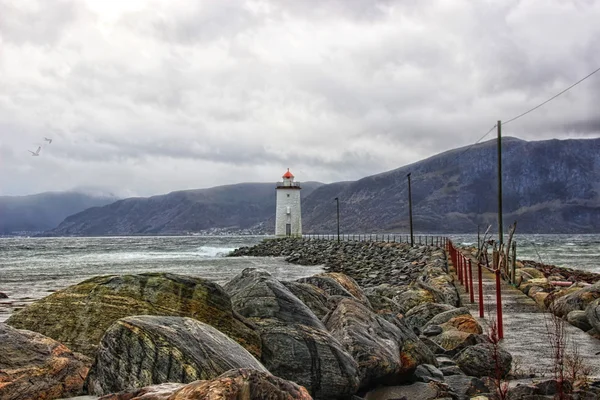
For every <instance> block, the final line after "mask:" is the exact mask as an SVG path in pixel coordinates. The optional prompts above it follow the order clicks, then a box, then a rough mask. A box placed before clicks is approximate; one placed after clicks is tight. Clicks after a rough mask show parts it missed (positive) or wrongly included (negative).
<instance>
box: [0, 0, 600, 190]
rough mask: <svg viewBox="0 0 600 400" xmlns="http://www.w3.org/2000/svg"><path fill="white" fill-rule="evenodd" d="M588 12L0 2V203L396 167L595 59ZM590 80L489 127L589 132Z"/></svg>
mask: <svg viewBox="0 0 600 400" xmlns="http://www.w3.org/2000/svg"><path fill="white" fill-rule="evenodd" d="M599 20H600V2H597V1H588V0H570V1H569V0H543V1H542V0H536V1H533V0H512V1H504V0H503V1H500V0H498V1H483V2H473V1H469V0H462V1H461V0H455V1H443V0H438V1H433V0H426V1H392V0H379V1H372V0H371V1H364V0H351V1H348V0H330V1H327V0H325V1H317V0H306V1H294V0H277V1H275V0H273V1H227V0H226V1H217V0H214V1H208V0H207V1H203V2H196V1H182V0H176V1H144V0H129V1H127V2H123V1H118V0H114V1H113V0H85V1H83V0H56V1H52V2H50V1H45V0H14V1H12V0H0V89H1V90H0V172H1V173H0V195H20V194H30V193H37V192H42V191H47V190H67V189H71V188H74V187H97V188H103V189H106V190H107V191H111V192H113V193H117V194H119V195H123V196H126V195H151V194H159V193H164V192H168V191H172V190H180V189H188V188H201V187H210V186H215V185H220V184H229V183H236V182H244V181H276V180H278V179H279V177H280V176H281V174H282V173H283V172H284V171H285V169H286V168H287V167H290V168H291V170H292V171H293V172H294V173H295V175H296V176H297V178H298V180H316V181H322V182H331V181H337V180H348V179H357V178H360V177H363V176H365V175H368V174H372V173H377V172H382V171H385V170H389V169H393V168H396V167H400V166H402V165H405V164H409V163H411V162H414V161H418V160H420V159H422V158H425V157H428V156H431V155H433V154H436V153H438V152H441V151H444V150H447V149H450V148H454V147H458V146H464V145H468V144H470V143H473V142H474V141H476V140H477V139H479V138H480V137H481V135H482V134H483V133H485V132H486V131H487V130H488V129H489V128H490V127H492V126H493V125H494V124H495V122H496V121H497V120H499V119H504V120H506V119H509V118H511V117H514V116H515V115H518V114H520V113H521V112H523V111H525V110H527V109H529V108H531V107H533V106H535V105H536V104H539V103H540V102H542V101H544V100H545V99H547V98H549V97H550V96H552V95H554V94H555V93H557V92H559V91H560V90H562V89H564V88H565V87H567V86H569V85H570V84H572V83H573V82H575V81H576V80H578V79H580V78H581V77H583V76H585V75H586V74H587V73H589V72H591V71H592V70H594V69H596V68H598V67H599V66H600V41H598V40H597V38H598V37H600V24H598V23H597V21H599ZM598 75H599V76H594V77H592V78H590V79H589V80H587V81H586V82H585V83H583V84H582V85H580V86H578V87H576V88H575V89H573V90H572V91H570V92H568V93H566V94H565V95H563V96H561V97H560V98H558V99H556V100H555V101H553V102H551V103H549V104H548V105H546V106H545V107H543V108H541V109H539V110H538V111H536V112H535V113H532V114H530V115H528V116H527V117H524V118H522V119H520V120H518V121H515V122H514V123H512V124H510V125H508V126H507V127H506V128H505V129H504V130H503V133H504V134H505V135H510V136H517V137H520V138H522V139H526V140H539V139H547V138H567V137H596V136H598V135H599V134H600V117H599V114H598V104H600V74H598ZM44 136H45V137H52V138H53V139H54V142H53V143H52V144H51V145H47V146H45V147H44V148H43V150H42V154H41V156H40V157H30V156H29V153H28V152H27V149H33V150H35V148H37V146H38V145H42V144H43V138H44Z"/></svg>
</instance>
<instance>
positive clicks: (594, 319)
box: [585, 299, 600, 332]
mask: <svg viewBox="0 0 600 400" xmlns="http://www.w3.org/2000/svg"><path fill="white" fill-rule="evenodd" d="M585 315H586V317H587V320H588V322H589V323H590V325H591V326H592V327H593V328H594V329H595V330H596V331H598V332H600V299H596V300H594V301H592V302H591V303H590V304H589V305H588V306H587V307H586V308H585Z"/></svg>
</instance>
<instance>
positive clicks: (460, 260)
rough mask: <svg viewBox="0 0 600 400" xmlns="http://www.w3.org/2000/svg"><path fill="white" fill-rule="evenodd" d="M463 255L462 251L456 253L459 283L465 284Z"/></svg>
mask: <svg viewBox="0 0 600 400" xmlns="http://www.w3.org/2000/svg"><path fill="white" fill-rule="evenodd" d="M464 260H465V256H463V254H462V252H459V253H458V265H460V283H462V284H463V286H464V284H465V266H464V264H465V263H464Z"/></svg>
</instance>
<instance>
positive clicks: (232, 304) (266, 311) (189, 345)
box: [0, 239, 511, 400]
mask: <svg viewBox="0 0 600 400" xmlns="http://www.w3.org/2000/svg"><path fill="white" fill-rule="evenodd" d="M234 255H245V256H252V255H257V256H285V257H287V258H288V260H289V261H290V262H295V263H304V262H306V263H309V264H313V265H316V264H323V265H324V266H325V269H326V271H327V272H324V273H321V274H318V275H315V276H310V277H307V278H302V279H299V280H296V281H291V282H281V281H279V280H277V279H275V278H274V277H273V276H271V275H270V274H268V273H267V272H264V271H260V270H256V269H252V268H249V269H246V270H244V271H242V272H241V273H240V274H239V275H237V276H235V277H234V278H233V279H231V280H230V281H229V282H228V283H227V284H225V285H224V286H223V287H221V286H219V285H217V284H215V283H213V282H210V281H206V280H203V279H201V278H194V277H188V276H181V275H175V274H139V275H124V276H105V277H97V278H93V279H90V280H87V281H85V282H82V283H80V284H78V285H74V286H72V287H70V288H67V289H64V290H62V291H59V292H56V293H53V294H51V295H49V296H48V297H46V298H44V299H42V300H39V301H38V302H36V303H34V304H33V305H31V306H29V307H27V308H26V309H24V310H21V311H19V312H17V313H15V314H14V315H13V316H12V317H11V318H10V319H9V320H8V324H9V325H12V326H13V327H19V328H25V329H29V330H31V331H36V332H39V333H32V332H29V333H27V334H26V335H30V336H29V337H33V336H32V335H40V333H41V334H44V335H47V336H49V337H51V338H52V339H54V340H57V341H60V342H63V343H65V344H68V346H70V347H71V348H73V349H76V350H79V351H81V352H84V353H85V354H86V355H89V356H90V357H91V359H88V358H86V357H85V356H78V355H76V353H72V352H70V351H69V350H68V349H67V348H66V347H64V346H63V347H64V352H67V353H66V354H74V355H73V356H71V357H72V358H74V359H75V360H76V361H78V362H80V363H81V365H82V368H86V369H85V371H83V370H81V371H80V373H78V376H79V380H77V381H76V385H77V386H76V387H77V388H81V385H82V382H83V379H84V378H85V385H84V386H83V390H81V391H82V392H87V393H91V394H97V395H103V396H104V397H103V399H105V400H107V399H112V400H117V399H122V400H125V399H127V400H131V399H140V400H141V399H145V400H148V399H155V400H156V399H167V398H168V399H171V400H175V399H178V400H186V399H197V398H223V397H219V396H225V394H227V396H226V398H228V399H244V400H245V399H255V398H270V399H311V398H312V399H317V400H325V399H328V400H329V399H332V400H335V399H339V400H358V399H360V398H366V399H375V400H380V399H397V398H402V397H403V396H405V397H406V398H421V399H426V400H427V399H442V398H452V399H467V398H470V397H472V396H475V395H486V396H489V398H492V397H493V395H492V392H493V391H494V385H493V384H491V383H490V381H487V380H486V379H489V377H486V376H488V375H493V376H496V375H497V372H498V369H497V365H501V368H502V370H501V372H502V374H503V375H506V374H507V373H508V371H509V370H510V364H511V357H510V354H508V353H506V352H503V350H502V349H501V348H499V347H497V346H495V345H494V343H492V342H491V341H490V339H489V337H488V335H486V334H485V333H484V332H483V330H482V328H481V326H480V325H479V324H478V323H477V321H476V320H475V319H473V317H472V316H471V315H470V314H469V313H468V311H467V309H465V308H462V307H461V304H460V297H459V295H458V292H457V290H456V287H455V286H454V281H453V278H452V276H450V275H448V274H447V273H446V271H447V264H446V257H445V253H444V251H443V249H440V248H437V247H433V246H418V247H414V248H411V247H410V246H407V245H406V244H396V243H373V242H368V243H363V242H360V243H359V242H350V243H344V242H342V243H338V242H335V241H318V240H311V241H303V240H299V239H283V240H267V241H265V242H263V243H261V244H260V245H258V246H256V247H254V248H244V249H239V250H237V251H236V252H234ZM6 329H9V330H13V331H17V330H16V329H13V328H11V327H8V326H6ZM11 332H12V331H11ZM19 332H28V331H19ZM40 337H41V335H40ZM52 339H48V340H52ZM32 341H33V339H32ZM13 342H14V341H13ZM59 346H62V345H60V344H59ZM9 347H10V346H9ZM8 351H9V353H8V354H12V353H10V351H12V352H13V353H14V352H15V351H17V350H16V348H15V347H14V346H13V347H11V348H10V349H9V350H8ZM490 354H491V355H490ZM78 357H79V358H78ZM2 360H3V359H2V353H0V365H2V364H1V362H2ZM92 360H93V362H92ZM77 365H79V364H77ZM88 367H91V368H90V371H89V373H88V371H87V368H88ZM78 371H79V370H78ZM3 377H4V376H3V375H2V374H0V378H2V379H4V378H3ZM19 379H20V378H18V377H13V376H10V377H9V378H7V379H5V382H7V383H8V385H10V384H13V382H19ZM44 379H46V380H48V381H53V379H54V378H53V375H46V376H45V378H44ZM56 380H57V381H58V382H62V381H60V380H59V379H58V378H57V379H56ZM0 387H2V385H0ZM64 387H65V388H68V386H64ZM36 388H37V386H36V385H32V386H31V387H29V389H30V392H29V393H32V391H35V390H36ZM78 390H80V389H73V390H71V389H69V390H68V391H63V392H60V393H59V392H58V391H57V392H56V393H54V392H53V394H52V396H45V395H40V396H37V397H36V395H31V396H30V398H46V399H51V398H58V397H61V396H66V395H73V394H76V393H75V392H77V391H78ZM40 393H45V392H42V391H40ZM402 393H404V394H402ZM411 393H419V397H412V394H411Z"/></svg>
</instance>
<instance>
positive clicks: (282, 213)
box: [275, 168, 302, 236]
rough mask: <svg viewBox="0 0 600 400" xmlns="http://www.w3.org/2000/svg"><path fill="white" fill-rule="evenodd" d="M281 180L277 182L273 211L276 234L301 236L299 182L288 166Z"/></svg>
mask: <svg viewBox="0 0 600 400" xmlns="http://www.w3.org/2000/svg"><path fill="white" fill-rule="evenodd" d="M282 178H283V181H282V182H277V210H276V212H275V235H276V236H302V217H301V215H300V189H301V188H300V184H299V183H298V182H294V175H293V174H292V173H291V172H290V169H289V168H288V170H287V172H286V173H285V174H283V177H282Z"/></svg>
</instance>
